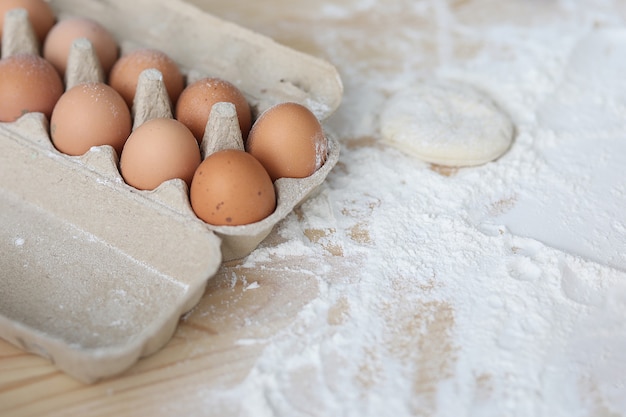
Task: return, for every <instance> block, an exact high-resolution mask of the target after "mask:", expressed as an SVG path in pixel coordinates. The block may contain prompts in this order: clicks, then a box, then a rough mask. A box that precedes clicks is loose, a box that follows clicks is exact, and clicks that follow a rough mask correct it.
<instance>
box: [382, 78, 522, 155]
mask: <svg viewBox="0 0 626 417" xmlns="http://www.w3.org/2000/svg"><path fill="white" fill-rule="evenodd" d="M380 123H381V134H382V140H383V142H385V143H388V144H390V145H392V146H395V147H397V148H399V149H401V150H402V151H404V152H406V153H407V154H409V155H413V156H415V157H417V158H419V159H421V160H423V161H426V162H430V163H432V164H437V165H445V166H471V165H480V164H484V163H487V162H489V161H493V160H494V159H496V158H498V157H500V156H501V155H502V154H503V153H504V152H506V151H507V149H509V147H510V146H511V143H512V141H513V133H514V128H513V124H512V122H511V120H510V118H509V117H508V116H507V115H506V114H505V113H504V112H503V111H502V110H500V109H499V108H498V107H497V106H496V104H495V103H494V102H493V101H492V100H491V99H490V98H489V97H487V96H486V95H485V94H484V93H481V92H479V91H477V90H476V89H474V88H472V87H470V86H467V85H464V84H460V83H452V82H446V83H443V82H436V83H424V84H420V85H416V86H414V87H412V88H410V89H408V90H404V91H401V92H399V93H398V94H396V95H395V96H394V97H392V98H391V99H390V100H389V101H388V102H387V104H386V106H385V108H384V110H383V112H382V114H381V119H380Z"/></svg>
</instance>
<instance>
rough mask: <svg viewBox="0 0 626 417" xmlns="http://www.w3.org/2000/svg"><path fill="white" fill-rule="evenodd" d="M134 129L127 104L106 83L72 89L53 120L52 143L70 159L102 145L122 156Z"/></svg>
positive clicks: (61, 99) (89, 84) (51, 124)
mask: <svg viewBox="0 0 626 417" xmlns="http://www.w3.org/2000/svg"><path fill="white" fill-rule="evenodd" d="M131 127H132V120H131V116H130V110H129V109H128V106H127V105H126V102H125V101H124V99H123V98H122V96H120V95H119V93H118V92H117V91H115V90H114V89H113V88H112V87H110V86H108V85H106V84H103V83H82V84H78V85H76V86H74V87H72V88H71V89H70V90H68V91H67V92H65V93H64V94H63V95H62V96H61V98H60V99H59V101H58V102H57V104H56V106H55V107H54V110H53V111H52V116H51V118H50V135H51V139H52V143H53V144H54V146H55V147H56V148H57V149H58V150H59V151H61V152H63V153H65V154H68V155H82V154H84V153H85V152H87V151H88V150H89V149H90V148H91V147H92V146H100V145H110V146H112V147H113V148H114V149H115V151H116V152H117V154H118V155H120V153H121V152H122V148H123V147H124V143H125V142H126V139H128V136H129V135H130V132H131Z"/></svg>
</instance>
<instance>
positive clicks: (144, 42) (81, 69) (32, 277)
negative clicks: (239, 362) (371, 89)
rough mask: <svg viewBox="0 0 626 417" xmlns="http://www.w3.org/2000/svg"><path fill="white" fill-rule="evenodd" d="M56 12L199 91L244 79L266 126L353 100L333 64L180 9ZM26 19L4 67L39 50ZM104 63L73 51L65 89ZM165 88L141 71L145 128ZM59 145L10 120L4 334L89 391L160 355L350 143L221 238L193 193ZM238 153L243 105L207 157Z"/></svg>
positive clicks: (172, 2)
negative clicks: (139, 183) (164, 62)
mask: <svg viewBox="0 0 626 417" xmlns="http://www.w3.org/2000/svg"><path fill="white" fill-rule="evenodd" d="M49 4H50V5H51V7H52V8H53V10H54V12H55V13H56V15H57V17H59V18H64V17H66V16H70V15H71V16H86V17H89V18H92V19H94V20H97V21H99V22H100V23H101V24H103V25H104V26H105V27H107V28H108V29H109V30H110V31H111V32H112V33H113V34H114V36H116V38H117V40H118V42H119V43H120V45H121V47H122V50H128V49H131V48H135V47H138V46H142V47H150V48H156V49H160V50H162V51H163V52H165V53H167V54H168V55H169V56H170V57H172V58H173V59H174V60H175V61H176V62H177V63H178V64H179V65H180V67H181V69H182V71H183V73H184V74H186V76H187V78H188V82H191V81H192V80H193V79H194V78H199V77H201V76H205V75H206V76H215V77H220V78H223V79H225V80H228V81H230V82H231V83H233V84H235V85H236V86H237V87H238V88H239V89H240V90H241V91H242V92H243V93H244V95H245V96H246V98H247V99H248V102H249V103H250V104H251V107H252V110H253V114H254V115H255V116H257V115H259V114H260V113H262V112H263V111H264V110H266V109H267V108H269V107H271V106H273V105H274V104H277V103H281V102H286V101H293V102H298V103H300V104H303V105H305V106H307V107H308V108H309V109H311V110H312V111H313V112H314V114H315V115H316V116H317V117H318V118H319V119H320V120H322V121H323V120H324V119H325V118H326V117H328V116H329V115H330V114H332V112H333V111H334V110H335V109H336V108H337V107H338V105H339V103H340V100H341V95H342V84H341V80H340V78H339V76H338V74H337V71H336V69H335V68H334V67H333V66H332V65H331V64H329V63H327V62H326V61H323V60H320V59H317V58H315V57H312V56H309V55H306V54H303V53H300V52H298V51H295V50H293V49H290V48H287V47H285V46H282V45H280V44H278V43H276V42H274V41H272V40H271V39H269V38H267V37H264V36H262V35H259V34H257V33H254V32H251V31H249V30H247V29H245V28H242V27H240V26H237V25H235V24H232V23H229V22H226V21H223V20H221V19H218V18H217V17H214V16H212V15H210V14H208V13H206V12H203V11H201V10H198V9H197V8H196V7H194V6H192V5H189V4H187V3H184V2H182V1H177V0H159V1H135V2H129V1H126V0H107V1H102V0H100V1H98V0H51V1H50V2H49ZM14 15H15V16H14V19H13V20H12V21H13V22H14V24H13V27H14V29H12V30H13V31H14V32H11V33H15V36H10V37H9V38H7V39H5V40H3V47H2V53H3V56H5V55H7V54H12V53H16V52H18V51H21V52H24V51H27V52H28V51H29V48H31V50H30V52H31V53H37V52H38V48H37V47H35V48H34V49H33V43H32V42H33V36H32V28H30V27H29V25H28V21H27V20H25V19H23V18H24V15H22V16H21V17H20V13H15V14H14ZM19 19H22V21H21V23H20V20H19ZM7 22H8V21H7ZM15 22H18V23H15ZM7 26H9V27H10V26H11V24H10V23H7V24H5V31H7V30H9V31H10V30H11V29H6V27H7ZM3 38H4V37H3ZM92 54H93V51H91V49H90V45H89V43H88V42H87V43H86V44H85V42H83V41H77V42H75V44H74V47H73V49H72V54H71V55H70V59H69V67H68V75H67V79H66V82H67V87H70V86H71V85H73V84H75V83H77V82H81V81H85V80H93V79H98V77H102V74H101V70H100V69H99V67H98V66H97V64H94V63H93V61H92V59H91V58H93V57H92ZM99 71H100V72H99ZM164 90H165V89H164V87H163V85H162V77H161V76H160V74H159V73H158V71H155V70H148V71H145V72H144V73H142V75H141V77H140V84H139V86H138V90H137V97H136V101H135V105H134V107H133V114H134V121H135V124H134V127H136V126H137V125H139V124H141V123H142V121H145V120H147V119H150V118H153V117H163V116H165V117H168V116H171V109H170V108H169V107H168V106H169V103H168V100H167V98H166V97H164V94H166V93H165V92H164ZM48 132H49V126H48V120H47V119H46V117H45V116H44V115H43V114H40V113H29V114H25V115H24V116H22V117H21V118H19V119H18V120H17V121H15V122H12V123H0V242H2V243H1V244H2V253H3V256H2V257H0V271H2V276H1V277H0V298H1V300H0V337H2V338H4V339H6V340H8V341H9V342H11V343H13V344H15V345H16V346H18V347H20V348H22V349H24V350H26V351H29V352H33V353H35V354H38V355H41V356H43V357H45V358H48V359H49V360H50V361H52V362H53V363H54V364H56V366H57V367H58V368H59V369H61V370H62V371H64V372H66V373H67V374H69V375H71V376H73V377H74V378H76V379H78V380H81V381H83V382H86V383H91V382H94V381H97V380H99V379H102V378H106V377H111V376H113V375H117V374H120V373H122V372H124V371H125V370H127V369H128V368H129V367H131V366H132V365H133V364H134V363H135V362H136V361H137V360H138V359H139V358H140V357H143V356H146V355H149V354H151V353H153V352H155V351H157V350H159V349H160V348H161V347H162V346H163V345H164V344H165V343H166V342H167V341H168V340H169V339H170V338H171V336H172V334H173V332H174V331H175V329H176V326H177V324H178V321H179V318H180V316H181V315H182V314H184V313H185V312H187V311H189V310H190V309H191V308H193V306H194V305H195V304H196V303H197V302H198V301H199V300H200V298H201V297H202V294H203V292H204V288H205V286H206V283H207V281H208V280H209V279H210V278H211V277H212V276H213V275H214V274H215V273H216V271H217V269H218V268H219V266H220V264H221V262H222V261H224V260H231V259H236V258H241V257H244V256H246V255H247V254H249V253H250V252H251V251H252V250H254V248H256V247H257V246H258V244H259V243H260V242H261V241H262V240H263V239H264V238H265V237H267V235H268V234H269V233H270V232H271V231H272V229H273V228H274V226H275V225H276V224H277V223H278V222H280V221H281V220H282V219H283V218H284V217H285V216H286V215H287V214H289V213H290V212H291V211H292V210H293V209H294V208H295V207H296V206H297V205H299V204H300V203H301V202H302V201H304V200H305V199H306V198H307V197H308V196H310V195H311V194H312V193H314V192H315V191H316V190H317V189H318V188H319V186H320V185H321V184H322V183H323V181H324V179H325V178H326V176H327V175H328V173H329V171H330V170H331V169H332V167H333V166H334V165H335V164H336V162H337V160H338V157H339V145H338V143H337V142H336V141H335V139H333V138H332V137H331V136H328V140H329V152H328V155H327V159H326V161H325V163H324V165H323V166H322V167H321V168H320V169H319V170H318V171H317V172H315V173H314V174H313V175H311V176H310V177H307V178H303V179H289V178H283V179H278V180H277V181H276V182H275V188H276V192H277V207H276V210H275V212H274V213H273V214H272V215H270V216H269V217H267V218H265V219H264V220H261V221H259V222H257V223H254V224H249V225H243V226H212V225H208V224H206V223H204V222H203V221H201V220H200V219H198V218H197V217H196V216H195V214H194V213H193V211H192V209H191V206H190V203H189V198H188V189H187V185H186V183H185V182H184V181H183V180H179V179H174V180H170V181H166V182H164V183H163V184H161V186H159V187H158V188H156V189H155V190H152V191H142V190H137V189H135V188H133V187H131V186H129V185H127V184H125V183H124V181H123V179H122V177H121V176H120V174H119V171H118V156H117V154H116V153H115V151H114V150H113V149H112V148H111V147H109V146H99V147H94V148H92V149H91V150H90V151H88V152H87V153H86V154H85V155H82V156H78V157H76V156H68V155H64V154H62V153H60V152H58V151H57V150H56V149H55V148H54V146H53V145H52V143H51V141H50V137H49V133H48ZM230 147H239V148H241V147H242V140H241V132H240V131H239V127H238V123H237V119H236V112H235V111H234V107H233V106H232V105H230V104H226V103H219V104H218V105H216V106H215V107H214V108H213V111H212V113H211V117H210V119H209V122H208V124H207V133H206V134H205V138H204V139H203V142H202V154H203V156H204V157H206V156H207V155H208V154H210V153H212V152H214V151H216V150H218V149H222V148H230Z"/></svg>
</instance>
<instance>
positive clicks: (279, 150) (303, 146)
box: [246, 103, 328, 180]
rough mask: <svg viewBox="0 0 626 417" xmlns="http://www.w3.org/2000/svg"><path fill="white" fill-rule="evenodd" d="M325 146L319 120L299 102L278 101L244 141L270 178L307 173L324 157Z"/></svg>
mask: <svg viewBox="0 0 626 417" xmlns="http://www.w3.org/2000/svg"><path fill="white" fill-rule="evenodd" d="M327 148H328V143H327V139H326V136H325V135H324V131H323V129H322V126H321V124H320V122H319V120H318V119H317V118H316V117H315V115H314V114H313V113H312V112H311V111H310V110H309V109H308V108H306V107H305V106H303V105H301V104H298V103H281V104H277V105H275V106H273V107H271V108H269V109H268V110H266V111H265V112H263V114H261V116H260V117H259V118H258V119H257V121H256V122H255V123H254V125H253V126H252V130H251V131H250V134H249V136H248V140H247V142H246V150H247V151H248V152H250V153H251V154H252V155H253V156H254V157H255V158H256V159H258V160H259V161H260V162H261V164H263V166H264V167H265V169H266V170H267V172H268V173H269V174H270V177H271V178H272V180H276V179H278V178H305V177H308V176H309V175H311V174H313V173H314V172H315V171H316V170H317V169H319V168H320V167H321V166H322V164H323V163H324V161H325V160H326V154H327Z"/></svg>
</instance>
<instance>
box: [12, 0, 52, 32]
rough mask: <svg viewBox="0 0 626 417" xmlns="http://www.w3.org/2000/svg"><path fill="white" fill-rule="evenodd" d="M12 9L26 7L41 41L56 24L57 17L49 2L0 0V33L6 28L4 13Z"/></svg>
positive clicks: (39, 0)
mask: <svg viewBox="0 0 626 417" xmlns="http://www.w3.org/2000/svg"><path fill="white" fill-rule="evenodd" d="M12 9H24V10H26V11H27V12H28V20H29V21H30V23H31V25H32V27H33V30H34V31H35V34H36V35H37V38H38V39H39V42H40V43H43V42H44V39H45V38H46V35H47V34H48V32H49V31H50V29H51V28H52V26H54V22H55V21H56V18H55V16H54V13H53V11H52V9H51V8H50V6H49V5H48V3H47V2H45V1H42V0H2V1H0V34H2V31H3V28H4V14H5V13H6V12H7V11H9V10H12Z"/></svg>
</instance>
